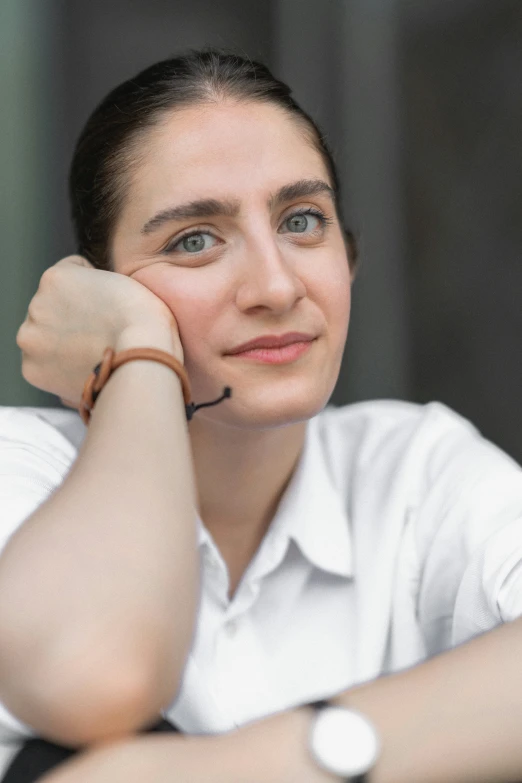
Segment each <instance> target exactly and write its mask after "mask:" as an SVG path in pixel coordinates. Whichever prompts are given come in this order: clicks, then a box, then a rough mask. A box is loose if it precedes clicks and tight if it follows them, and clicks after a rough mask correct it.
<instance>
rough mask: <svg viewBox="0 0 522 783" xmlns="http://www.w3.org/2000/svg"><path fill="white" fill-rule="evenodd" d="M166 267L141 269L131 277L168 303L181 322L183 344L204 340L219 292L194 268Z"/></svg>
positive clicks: (179, 322) (179, 325)
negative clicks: (206, 282)
mask: <svg viewBox="0 0 522 783" xmlns="http://www.w3.org/2000/svg"><path fill="white" fill-rule="evenodd" d="M186 271H187V272H188V274H184V272H185V270H180V269H172V268H169V267H167V268H165V267H159V266H157V267H154V266H150V267H146V268H145V269H139V270H138V271H137V272H135V273H134V274H133V275H131V277H132V278H133V279H134V280H137V281H138V283H141V285H143V286H145V288H148V290H149V291H151V292H152V293H153V294H154V295H155V296H157V297H158V299H161V301H162V302H163V303H164V304H166V305H167V307H168V308H169V310H170V311H171V312H172V314H173V315H174V317H175V319H176V323H177V325H178V330H179V335H180V338H181V342H182V344H183V348H184V349H185V350H187V351H188V352H190V351H191V349H192V348H194V347H195V346H196V345H197V344H198V343H200V342H204V340H205V336H206V335H208V333H209V329H210V327H211V324H212V323H215V318H216V309H217V307H216V299H217V298H216V294H215V290H213V288H212V287H211V286H208V285H207V284H204V282H203V281H202V279H200V278H199V277H198V276H197V275H196V276H195V275H194V271H193V270H186Z"/></svg>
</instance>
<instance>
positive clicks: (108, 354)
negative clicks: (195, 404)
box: [79, 348, 191, 424]
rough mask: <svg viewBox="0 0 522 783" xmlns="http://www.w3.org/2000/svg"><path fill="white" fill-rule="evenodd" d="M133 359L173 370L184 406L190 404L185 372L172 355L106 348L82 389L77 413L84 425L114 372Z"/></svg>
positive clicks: (152, 350)
mask: <svg viewBox="0 0 522 783" xmlns="http://www.w3.org/2000/svg"><path fill="white" fill-rule="evenodd" d="M135 359H145V360H150V361H153V362H160V364H165V365H166V366H167V367H170V369H171V370H174V372H175V373H176V374H177V375H178V377H179V379H180V381H181V386H182V389H183V399H184V401H185V405H186V406H187V405H189V404H190V397H191V391H190V383H189V379H188V375H187V371H186V370H185V368H184V367H183V365H182V364H181V362H179V361H178V360H177V359H176V358H175V357H174V356H172V354H170V353H167V352H166V351H160V350H158V349H157V348H129V350H127V351H120V352H119V353H114V351H113V350H112V348H106V349H105V351H104V353H103V359H102V361H101V362H100V364H98V365H97V366H96V367H95V368H94V370H93V371H92V373H91V374H90V375H89V377H88V378H87V380H86V382H85V386H84V387H83V394H82V401H81V403H80V408H79V411H80V416H81V417H82V419H83V422H84V424H89V421H90V418H91V411H92V409H93V407H94V403H95V402H96V398H97V397H98V395H99V393H100V392H101V390H102V389H103V387H104V386H105V384H106V383H107V381H108V380H109V378H110V377H111V375H112V373H113V372H114V370H117V369H118V367H121V365H122V364H125V363H126V362H132V361H134V360H135Z"/></svg>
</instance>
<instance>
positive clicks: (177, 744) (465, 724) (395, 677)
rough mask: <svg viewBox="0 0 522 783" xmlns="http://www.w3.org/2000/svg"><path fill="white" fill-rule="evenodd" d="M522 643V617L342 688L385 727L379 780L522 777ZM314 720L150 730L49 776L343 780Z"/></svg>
mask: <svg viewBox="0 0 522 783" xmlns="http://www.w3.org/2000/svg"><path fill="white" fill-rule="evenodd" d="M521 649H522V620H518V621H516V622H514V623H510V624H507V625H504V626H501V627H499V628H497V629H495V630H494V631H491V632H490V633H487V634H484V635H483V636H481V637H479V638H477V639H474V640H472V641H471V642H468V643H467V644H465V645H462V646H461V647H458V648H456V649H454V650H450V651H448V652H446V653H444V654H442V655H440V656H437V657H436V658H432V659H430V660H428V661H426V662H424V663H421V664H419V665H418V666H415V667H413V668H411V669H408V670H406V671H403V672H400V673H397V674H392V675H389V676H386V677H382V678H380V679H378V680H375V681H373V682H370V683H366V684H364V685H361V686H358V687H356V688H350V689H349V690H347V691H345V692H344V693H342V694H339V695H338V696H337V697H335V698H334V701H338V702H339V703H341V704H343V705H345V706H349V707H354V708H356V709H359V710H360V711H361V712H363V713H365V714H366V715H368V717H370V718H371V719H372V721H373V722H374V724H375V725H376V727H377V729H378V731H379V734H380V737H381V742H382V753H381V756H380V758H379V761H378V763H377V765H376V767H375V769H374V770H373V771H372V773H371V774H370V781H371V783H419V781H422V783H494V782H495V781H497V782H498V783H501V782H504V783H506V782H508V781H511V782H512V781H515V780H522V742H521V726H522V698H521V696H520V694H521V693H522V672H521V667H520V651H521ZM311 722H312V710H310V709H308V708H299V709H295V710H290V711H288V712H284V713H280V714H277V715H272V716H270V717H268V718H265V719H264V720H261V721H256V722H254V723H251V724H248V725H246V726H244V727H242V728H240V729H238V730H237V731H235V732H232V733H230V734H226V735H221V736H217V737H214V738H207V737H203V738H198V737H193V738H189V739H186V738H181V737H178V736H175V737H170V736H167V737H165V736H163V737H154V738H151V737H147V736H144V737H140V738H138V739H136V740H130V741H129V742H128V743H125V744H122V745H120V746H113V747H106V748H103V749H101V750H94V751H92V752H90V754H86V755H84V756H83V757H82V756H80V757H77V758H76V759H75V760H74V761H73V762H71V763H70V764H66V765H64V766H63V768H62V769H60V770H56V771H55V772H54V773H52V774H51V775H50V776H49V779H46V780H45V783H109V781H110V783H120V782H121V783H141V782H142V781H143V780H147V781H149V783H171V782H172V780H175V781H176V783H182V782H184V781H187V783H188V781H190V783H199V781H201V783H203V782H204V783H222V781H223V783H224V781H227V783H236V781H237V783H245V781H248V783H295V782H296V781H300V783H337V781H338V779H337V778H336V777H335V776H331V775H329V774H328V773H326V772H323V771H321V770H320V769H319V768H318V767H317V766H316V764H315V762H314V761H313V760H312V758H311V757H310V755H309V751H308V732H309V730H310V726H311ZM347 742H349V738H347ZM42 783H43V781H42Z"/></svg>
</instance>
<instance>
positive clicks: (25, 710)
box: [2, 654, 181, 748]
mask: <svg viewBox="0 0 522 783" xmlns="http://www.w3.org/2000/svg"><path fill="white" fill-rule="evenodd" d="M88 658H89V656H88V655H85V654H84V655H83V661H82V664H81V665H77V666H74V665H72V662H71V664H68V665H65V666H60V665H57V664H56V663H54V664H53V665H48V666H41V665H40V666H37V667H36V669H33V673H32V675H31V676H30V677H24V678H20V679H19V678H14V679H13V678H10V680H9V687H5V688H3V690H4V693H3V694H2V696H3V701H4V704H5V706H6V707H7V708H8V709H9V710H10V711H11V712H12V713H13V714H14V715H16V716H17V717H18V718H19V719H20V720H21V721H23V722H24V723H26V724H27V725H29V726H30V727H31V728H32V729H33V731H34V732H35V733H36V734H37V735H38V736H40V737H42V738H44V739H47V740H49V741H51V742H54V743H56V744H59V745H65V746H67V747H72V748H78V747H82V746H87V745H92V744H96V743H98V742H102V741H107V740H113V739H118V738H121V737H124V736H128V735H130V734H135V733H136V732H138V731H140V730H142V729H143V727H145V726H147V725H149V724H152V723H155V722H156V721H157V720H159V718H160V712H161V710H162V709H163V708H164V707H166V706H167V705H168V704H169V703H170V702H172V700H173V699H174V698H175V695H176V693H177V691H178V688H179V682H180V680H181V672H180V675H179V677H177V676H176V672H175V668H174V670H171V671H170V672H169V673H168V676H167V677H165V676H163V673H162V672H161V671H160V670H159V669H158V667H157V666H154V665H149V664H150V662H147V665H145V663H144V661H138V662H136V661H135V660H126V661H124V660H121V659H120V660H118V661H114V660H112V661H110V662H109V661H106V663H105V665H103V666H102V665H99V663H100V656H99V655H98V656H96V658H97V665H96V666H95V665H90V664H92V661H90V662H89V661H88V660H87V659H88ZM77 663H78V661H77ZM86 669H87V673H86ZM17 680H18V681H17Z"/></svg>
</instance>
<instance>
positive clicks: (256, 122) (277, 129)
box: [127, 100, 329, 211]
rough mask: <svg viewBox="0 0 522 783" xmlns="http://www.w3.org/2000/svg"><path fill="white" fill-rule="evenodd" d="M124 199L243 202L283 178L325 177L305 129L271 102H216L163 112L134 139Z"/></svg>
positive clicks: (151, 204)
mask: <svg viewBox="0 0 522 783" xmlns="http://www.w3.org/2000/svg"><path fill="white" fill-rule="evenodd" d="M137 159H138V163H137V165H136V166H135V167H134V169H133V172H132V176H131V180H130V182H129V189H128V191H127V196H128V197H130V198H127V204H130V205H131V206H132V207H135V208H140V211H142V210H146V211H149V210H156V209H161V208H162V207H164V206H166V205H170V204H172V203H173V200H174V201H176V200H179V201H187V200H191V199H196V198H202V197H214V198H226V197H228V198H234V199H235V200H239V201H241V202H242V201H245V200H248V199H254V200H255V198H256V197H258V198H259V199H262V200H263V201H264V202H266V196H267V194H268V193H270V192H274V191H276V190H277V189H278V188H280V187H281V186H282V185H285V184H286V183H288V182H294V181H297V180H301V179H314V178H317V177H321V178H322V179H325V180H326V181H327V182H328V181H329V176H328V172H327V169H326V166H325V164H324V162H323V159H322V157H321V155H320V153H319V151H318V150H317V148H316V147H315V145H314V143H313V141H312V137H311V134H310V132H309V130H308V129H307V128H306V127H305V126H304V124H302V123H301V122H300V121H299V120H297V119H294V118H293V117H291V116H290V115H289V114H288V113H287V112H285V111H284V110H282V109H280V108H279V107H277V106H274V105H272V104H264V103H259V102H258V103H253V102H248V103H245V102H243V103H240V102H237V101H231V100H228V101H220V102H216V103H212V104H204V105H199V106H193V107H187V108H184V109H181V110H176V111H172V112H170V113H168V114H166V115H165V116H164V117H163V118H162V119H161V121H160V122H159V123H158V124H157V125H156V126H155V127H154V128H153V129H151V130H150V131H148V132H147V134H146V136H145V137H144V138H143V139H141V140H140V146H139V147H138V156H137Z"/></svg>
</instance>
